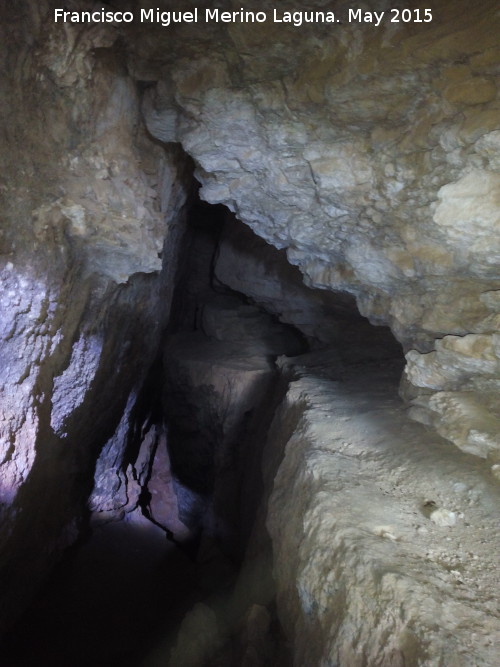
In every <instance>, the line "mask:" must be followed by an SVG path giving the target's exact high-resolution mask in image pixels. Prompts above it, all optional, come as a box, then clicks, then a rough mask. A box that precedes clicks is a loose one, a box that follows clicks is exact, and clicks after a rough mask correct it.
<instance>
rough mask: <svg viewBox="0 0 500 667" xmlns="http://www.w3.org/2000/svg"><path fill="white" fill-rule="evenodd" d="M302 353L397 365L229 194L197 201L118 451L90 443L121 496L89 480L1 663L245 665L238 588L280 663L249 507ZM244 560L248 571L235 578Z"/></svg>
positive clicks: (284, 653) (394, 351)
mask: <svg viewBox="0 0 500 667" xmlns="http://www.w3.org/2000/svg"><path fill="white" fill-rule="evenodd" d="M300 355H306V356H307V355H314V357H315V359H316V360H317V364H318V372H319V373H321V358H322V355H324V356H325V359H326V358H328V360H329V362H331V359H332V355H333V356H334V357H335V359H337V360H338V367H337V368H338V376H339V377H341V375H342V366H343V365H345V364H348V365H351V366H352V365H358V367H359V371H358V372H359V373H361V374H362V373H363V365H364V364H375V365H379V366H380V367H383V366H384V365H390V366H395V367H397V369H398V370H400V368H401V366H402V355H401V350H400V348H399V345H398V344H397V343H396V341H395V340H394V338H393V337H392V335H391V334H390V332H389V331H388V329H385V328H382V327H373V326H371V325H370V324H369V323H368V322H367V320H366V319H365V318H363V317H361V316H360V315H359V313H358V311H357V309H356V306H355V303H354V300H353V299H352V298H351V297H350V296H348V295H344V294H339V295H335V294H331V293H327V292H323V291H320V290H313V289H310V288H307V287H306V286H305V285H304V284H303V282H302V278H301V276H300V273H299V271H298V269H296V267H293V266H291V265H290V264H289V263H288V262H287V259H286V256H285V253H284V252H282V251H278V250H276V249H275V248H273V247H272V246H270V245H268V244H267V243H266V242H265V241H263V240H262V239H260V238H259V237H257V236H255V235H254V234H253V232H251V231H250V229H248V228H247V227H245V226H244V225H243V224H242V223H240V222H239V221H237V220H236V219H235V218H234V216H233V215H232V214H230V213H229V211H228V210H227V209H225V208H224V207H222V206H209V205H207V204H204V203H202V202H197V203H196V204H195V205H194V206H193V208H192V210H191V214H190V220H189V224H188V229H187V232H186V234H185V238H184V243H183V249H182V256H181V260H180V270H179V272H178V276H177V285H176V288H175V293H174V298H173V306H172V312H171V317H170V322H169V325H168V329H167V331H166V332H165V337H164V341H163V345H162V349H161V350H160V352H159V354H158V358H157V361H156V363H155V364H154V365H153V367H152V369H151V371H150V373H149V375H148V378H147V380H146V382H145V384H144V386H143V389H142V392H141V393H140V395H139V396H138V397H137V400H136V402H135V404H134V406H133V408H132V412H133V419H132V420H131V423H132V424H133V425H134V426H133V428H132V429H131V430H130V431H129V433H128V435H127V436H126V440H127V443H126V447H125V449H124V456H123V457H122V459H121V460H120V457H119V456H117V455H115V454H113V450H112V449H110V448H109V447H108V449H106V448H105V449H104V450H103V454H102V455H101V459H102V460H104V459H103V458H102V457H103V456H104V455H105V457H106V461H109V460H110V459H112V458H113V456H115V458H116V468H117V469H116V479H117V480H118V478H119V480H120V485H121V486H120V485H117V486H116V497H117V498H118V497H119V496H120V494H124V499H123V500H121V501H120V502H118V500H117V502H116V507H113V508H112V509H109V508H108V509H104V506H103V505H100V504H99V501H98V498H99V494H98V493H96V491H95V490H94V495H93V496H92V497H91V500H90V501H89V508H90V510H92V512H91V513H90V514H89V527H88V532H87V534H86V535H85V538H82V539H81V540H80V541H79V542H78V543H77V544H76V545H75V546H74V547H72V548H71V549H70V550H69V552H68V553H67V555H66V557H65V559H64V560H63V562H62V564H61V565H60V566H59V567H58V568H56V570H55V572H54V573H53V575H52V577H51V578H50V579H49V580H48V582H47V583H46V585H45V587H44V589H43V591H42V592H41V593H40V595H39V596H38V598H37V600H36V601H35V603H34V605H33V606H32V608H31V609H30V610H28V612H26V614H25V615H24V616H23V617H22V618H21V619H20V621H19V623H18V624H17V626H16V627H15V628H14V629H13V631H12V632H11V634H10V635H9V636H8V638H7V641H6V643H5V646H4V649H3V651H4V655H5V656H7V662H6V663H5V664H9V665H19V666H25V667H28V666H30V665H33V666H34V665H51V666H54V667H55V666H59V665H60V666H61V667H62V665H68V664H71V665H81V666H82V667H83V666H84V665H89V666H90V665H103V666H105V665H130V666H131V667H132V666H137V665H145V666H148V665H150V666H151V667H154V666H155V665H165V664H171V665H173V666H175V667H182V665H186V667H188V666H189V665H193V666H194V665H197V664H199V665H201V664H203V665H207V666H210V665H214V666H215V665H227V666H228V667H230V666H231V665H234V666H236V665H240V664H243V662H242V660H243V658H244V655H245V651H246V650H247V648H248V647H247V644H246V643H245V642H246V641H247V640H246V639H245V635H244V632H242V630H241V628H240V625H239V621H238V620H237V617H238V614H239V613H240V612H241V609H240V606H242V608H244V607H245V605H244V604H243V602H241V605H240V602H239V601H238V596H239V595H240V594H241V597H242V600H243V599H244V600H245V602H246V601H247V599H250V600H251V599H252V595H254V602H255V604H256V605H257V607H258V608H259V610H260V612H259V613H261V614H264V615H265V614H267V616H266V618H267V619H268V634H269V637H268V639H267V640H266V642H267V643H266V646H265V649H262V650H263V651H264V654H265V656H266V658H265V660H266V661H267V662H264V663H262V664H274V665H277V666H278V667H280V666H282V667H286V666H287V665H289V664H291V661H290V657H289V654H288V649H287V646H286V642H285V641H284V639H283V636H282V633H281V630H280V626H279V622H278V620H277V616H276V610H275V605H274V588H273V580H272V574H271V545H270V542H269V538H268V536H267V533H266V530H265V527H264V523H263V518H262V516H260V515H261V514H262V506H263V505H262V504H263V502H265V499H263V497H262V494H263V479H262V477H263V475H262V469H261V459H262V453H263V450H264V447H265V444H266V438H267V433H268V431H269V427H270V425H271V422H272V420H273V417H274V414H275V411H276V409H277V407H278V405H279V404H280V402H281V401H282V399H283V397H284V395H285V393H286V389H287V386H288V382H289V380H290V376H289V373H288V372H287V371H286V363H285V362H284V361H282V362H278V360H279V359H280V358H281V359H282V360H285V359H286V358H287V357H299V356H300ZM277 362H278V363H277ZM99 466H100V463H99V462H98V464H97V470H99ZM96 479H97V472H96ZM96 498H97V500H96ZM259 521H260V524H259ZM256 526H257V528H256ZM249 552H250V553H253V554H254V556H255V554H257V556H256V558H255V561H254V563H253V564H252V565H251V566H248V553H249ZM255 563H256V564H257V565H255ZM242 568H243V572H245V568H247V570H248V571H249V572H250V571H251V570H253V571H251V572H250V574H248V576H247V579H246V583H244V584H241V583H240V584H238V583H237V582H238V576H239V575H240V580H241V571H242ZM245 576H246V575H244V576H243V579H245ZM256 580H258V584H255V582H256ZM253 586H255V591H250V593H249V592H248V591H244V592H243V593H242V592H241V589H242V588H245V587H247V588H252V587H253ZM234 591H236V592H234ZM262 591H264V592H262ZM200 605H201V606H200ZM212 610H215V611H212ZM262 610H264V611H262ZM188 612H189V613H188ZM197 614H198V616H197ZM214 614H215V615H214ZM219 616H221V617H224V618H225V619H226V621H227V622H228V624H229V626H230V627H231V624H232V631H231V633H230V636H224V638H223V640H222V639H221V638H220V637H217V638H216V639H214V638H213V637H212V636H211V633H212V635H214V633H215V635H216V632H215V630H214V629H213V628H212V629H210V627H211V624H212V625H214V627H216V626H217V620H216V619H217V618H218V617H219ZM229 617H234V618H233V619H231V620H229V621H228V618H229ZM186 618H187V619H188V622H187V624H186V621H185V619H186ZM214 619H215V620H214ZM189 623H191V626H190V625H189ZM193 624H194V625H193ZM179 629H180V630H179ZM193 634H194V635H199V636H201V639H200V646H201V648H200V646H198V647H194V648H193V646H192V645H191V644H192V638H193ZM205 634H206V635H207V636H206V637H205ZM204 637H205V638H204ZM203 642H205V643H203ZM252 650H253V649H252ZM197 651H199V653H197ZM169 655H170V656H171V657H170V662H168V660H169V657H168V656H169ZM197 655H205V656H207V655H209V656H211V657H210V659H208V658H206V657H205V658H204V659H203V662H199V659H198V658H197V657H196V656H197ZM196 660H198V662H196Z"/></svg>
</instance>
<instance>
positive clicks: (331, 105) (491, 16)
mask: <svg viewBox="0 0 500 667" xmlns="http://www.w3.org/2000/svg"><path fill="white" fill-rule="evenodd" d="M143 4H145V3H143ZM247 4H248V9H252V8H253V9H256V8H260V9H262V6H263V3H262V2H259V3H257V2H254V3H252V2H251V3H247ZM264 4H265V3H264ZM307 4H308V9H314V8H322V3H321V2H318V3H316V2H309V3H307ZM225 5H227V8H233V9H236V8H239V5H237V3H235V2H227V3H225ZM365 5H366V9H367V10H370V9H371V10H375V9H376V10H381V9H388V7H389V4H388V3H379V2H377V3H374V2H367V3H365ZM348 6H352V5H350V3H338V5H337V8H338V10H339V12H342V11H344V12H345V11H347V7H348ZM432 11H433V21H432V22H430V23H426V24H421V23H406V24H405V23H402V22H400V23H390V22H386V23H384V24H383V25H381V26H379V27H378V28H377V29H375V28H374V26H372V25H365V26H362V25H361V26H360V25H358V24H343V25H342V26H341V28H339V29H332V28H331V26H321V25H319V26H318V25H316V26H314V27H310V26H307V25H304V26H302V28H300V30H299V29H297V28H294V27H293V26H286V25H283V24H273V23H271V22H267V23H266V24H259V25H256V26H255V25H252V24H244V25H240V24H237V23H232V24H228V25H217V26H215V25H209V26H206V25H204V24H203V25H202V26H196V25H186V24H185V25H183V26H180V27H177V28H173V29H172V30H170V31H169V32H168V40H169V52H168V53H167V48H166V41H165V40H166V39H167V37H166V35H167V33H165V31H163V32H161V30H157V31H156V32H155V31H154V30H152V29H151V26H148V27H147V31H148V32H147V34H148V41H147V43H146V40H145V38H144V37H145V30H146V28H144V27H143V28H142V32H139V36H138V39H137V40H136V42H135V43H134V47H133V50H132V54H131V67H132V69H133V70H134V71H135V72H136V75H137V76H139V77H145V78H148V79H157V81H158V84H157V86H156V87H152V88H151V89H150V90H149V91H148V96H147V97H146V99H145V104H144V112H145V117H146V121H147V124H148V128H149V130H150V131H151V133H152V134H153V135H155V136H157V137H159V138H160V137H161V138H163V139H169V140H176V141H180V142H181V143H182V145H183V147H184V149H185V150H186V151H187V152H188V153H189V154H190V155H191V156H192V157H193V158H194V159H195V161H196V164H197V170H196V177H197V178H198V179H199V181H200V182H201V183H202V186H203V187H202V190H201V196H202V198H204V199H206V200H207V201H209V202H212V203H220V202H222V203H224V204H226V205H227V206H228V207H229V208H230V209H231V210H232V211H234V212H235V213H236V215H237V216H238V218H240V219H241V220H243V221H244V222H245V223H246V224H248V225H249V226H250V227H251V228H252V229H253V230H254V231H255V232H256V233H257V234H258V235H259V236H261V237H263V238H264V239H266V240H267V241H269V242H270V243H271V244H273V245H274V246H276V247H277V248H281V249H286V253H287V256H288V258H289V260H290V262H292V263H293V264H296V265H297V266H298V267H299V268H300V270H301V272H302V274H303V276H304V279H305V282H306V284H307V285H310V286H315V287H320V288H324V289H328V290H343V291H346V292H349V293H351V294H353V295H355V297H356V299H357V302H358V305H359V308H360V310H361V312H362V313H363V314H365V315H366V316H368V317H369V318H370V319H371V321H372V322H374V323H378V324H380V323H387V324H389V325H390V326H391V328H392V330H393V332H394V334H395V335H396V337H397V338H398V340H399V341H400V342H401V343H402V344H403V346H404V349H405V351H406V352H408V357H407V370H406V373H405V388H404V395H405V397H406V398H407V399H408V400H410V401H411V402H412V403H413V405H414V409H413V411H412V414H413V415H414V417H415V418H417V419H419V420H421V421H423V422H424V423H426V424H428V425H432V426H433V427H435V428H436V429H437V430H438V431H439V432H440V433H441V434H442V435H444V436H445V437H447V438H449V439H451V440H452V441H453V442H454V443H455V444H456V445H457V446H459V447H460V448H462V449H464V450H466V451H471V452H474V453H476V454H477V455H478V456H481V457H488V458H489V459H490V460H491V462H492V464H495V462H496V461H497V458H498V447H499V441H498V432H499V431H500V421H499V417H500V415H499V413H498V407H497V404H496V401H495V395H496V393H497V392H498V388H499V384H498V383H499V378H498V369H499V366H498V350H499V348H498V334H497V331H498V324H499V321H498V303H499V302H498V290H499V287H500V283H499V272H498V265H499V257H500V255H499V252H500V249H499V247H498V225H499V208H498V196H499V188H500V176H499V162H498V154H499V148H500V143H499V142H500V127H499V120H498V119H499V111H500V108H499V107H500V99H499V93H498V85H497V84H498V68H499V61H500V55H499V50H498V29H499V21H500V18H499V16H498V11H497V6H496V3H494V2H484V3H481V6H480V7H477V8H475V9H474V11H472V10H471V8H470V5H469V3H467V2H464V1H459V2H456V3H453V5H450V4H449V3H445V2H436V3H433V10H432ZM298 35H300V39H298V38H297V36H298ZM207 44H210V48H209V49H207ZM172 50H174V51H175V58H174V57H172ZM151 54H154V59H153V58H152V57H151ZM162 56H163V62H162V65H163V70H162V71H160V70H159V69H158V68H157V67H156V69H155V64H156V63H157V61H158V59H160V60H161V59H162ZM165 69H166V70H167V74H165ZM408 385H410V386H408Z"/></svg>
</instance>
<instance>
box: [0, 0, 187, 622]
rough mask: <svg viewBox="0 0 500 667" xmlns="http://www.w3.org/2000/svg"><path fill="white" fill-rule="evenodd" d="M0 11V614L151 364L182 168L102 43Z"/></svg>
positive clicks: (169, 271) (44, 551) (176, 225)
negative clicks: (155, 140)
mask: <svg viewBox="0 0 500 667" xmlns="http://www.w3.org/2000/svg"><path fill="white" fill-rule="evenodd" d="M28 7H29V8H30V9H28ZM1 12H2V19H1V24H2V29H3V30H4V31H5V34H4V35H3V36H2V68H1V70H2V74H1V75H2V89H3V90H4V94H3V95H2V105H4V108H3V109H2V117H3V118H6V119H7V120H6V126H5V128H4V130H5V131H4V132H2V138H1V142H2V146H1V150H0V153H1V158H0V160H1V163H2V164H1V171H2V185H1V194H2V238H1V252H2V255H1V257H0V299H1V302H2V310H1V316H0V333H1V338H2V344H1V356H2V381H1V383H0V419H1V421H0V424H1V426H0V438H1V447H2V455H1V458H0V462H1V465H0V501H1V516H2V531H1V538H0V540H1V543H2V544H1V547H2V548H1V556H0V563H1V566H2V571H1V577H2V590H4V591H5V598H4V602H5V607H3V609H5V610H6V612H5V613H9V611H10V612H12V611H13V610H15V609H16V608H17V607H21V606H22V605H23V603H24V598H25V592H26V591H29V589H30V588H32V587H33V586H34V585H36V583H37V580H38V576H39V574H42V573H43V572H44V571H46V568H47V563H48V562H49V561H50V559H51V558H52V557H53V554H54V553H55V552H56V551H57V550H58V549H61V548H62V547H64V546H67V545H68V544H71V543H72V542H73V541H74V540H75V538H76V537H77V535H78V531H79V525H80V518H81V516H82V513H84V512H85V509H86V507H85V506H86V499H87V498H88V496H89V493H90V491H91V489H92V478H93V471H94V467H95V462H96V457H97V455H98V453H99V451H100V449H101V448H102V447H103V445H104V443H106V441H107V440H108V439H110V438H111V437H112V436H113V431H114V429H115V427H117V426H118V423H119V422H120V419H121V417H122V415H123V413H124V412H125V418H124V420H125V421H126V419H127V417H128V415H129V411H130V406H129V410H128V411H127V410H126V406H127V402H129V403H131V404H132V405H133V402H134V396H135V395H136V394H137V392H138V391H139V389H140V387H141V385H142V382H143V379H144V376H145V373H146V372H147V370H148V366H149V365H150V364H151V361H152V359H153V357H154V356H155V355H156V354H157V348H158V343H159V339H160V335H161V329H162V327H163V326H164V323H165V321H166V318H167V316H168V311H169V307H170V295H171V292H172V283H173V276H174V274H175V267H176V255H177V246H178V240H179V237H180V233H181V228H182V219H183V218H182V207H183V205H184V201H185V198H186V194H187V189H188V187H189V185H186V183H188V184H189V180H188V181H186V179H185V178H184V176H183V174H184V171H185V163H186V158H185V157H184V156H182V155H180V154H179V151H178V150H175V149H174V150H170V151H168V150H164V149H161V148H159V147H157V146H154V145H153V144H152V143H151V142H150V141H149V140H148V139H147V138H146V137H145V133H144V131H143V130H141V129H140V124H139V105H138V97H137V93H136V86H135V83H134V82H133V80H132V79H131V78H130V77H128V76H127V74H126V72H125V71H124V70H123V67H122V65H121V64H120V62H119V59H118V58H116V57H115V56H113V54H112V52H111V51H109V50H108V49H107V47H109V46H110V45H111V43H112V42H113V41H114V36H113V35H110V34H107V33H106V32H105V31H101V30H96V31H90V32H85V35H84V36H83V37H82V40H81V41H80V42H79V43H78V44H77V45H76V44H75V40H76V41H77V36H78V35H77V32H75V31H73V32H71V31H70V32H68V33H67V34H66V33H62V34H61V35H60V36H59V37H58V38H57V40H56V39H55V38H54V39H52V36H51V33H50V30H48V31H45V25H46V24H45V20H44V19H43V17H44V16H45V11H44V5H43V3H38V4H37V3H25V7H24V10H21V9H19V8H18V10H16V9H14V8H11V9H9V8H6V7H3V8H2V10H1ZM42 34H43V35H45V37H43V36H42V37H41V35H42ZM39 38H40V40H41V41H40V42H39V43H38V46H37V47H35V46H34V41H36V40H37V39H39ZM94 49H95V50H96V51H94ZM99 49H101V51H100V52H99ZM99 53H100V55H99ZM18 58H21V59H22V60H23V62H24V63H25V65H24V67H23V70H22V72H21V71H20V70H18V69H16V67H17V66H16V64H15V63H17V62H20V61H19V60H18ZM129 395H130V396H131V397H132V398H131V399H130V400H129ZM122 421H123V420H122ZM123 433H124V431H123V427H122V436H123ZM122 441H123V437H122ZM116 456H117V454H116V452H115V458H116ZM27 571H28V572H30V574H29V575H27V574H26V572H27ZM3 613H4V612H2V614H3ZM1 620H2V623H3V622H4V621H5V618H4V617H3V616H2V619H1Z"/></svg>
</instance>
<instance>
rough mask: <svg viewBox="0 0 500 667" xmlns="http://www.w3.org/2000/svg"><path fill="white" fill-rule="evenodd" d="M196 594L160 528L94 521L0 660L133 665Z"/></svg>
mask: <svg viewBox="0 0 500 667" xmlns="http://www.w3.org/2000/svg"><path fill="white" fill-rule="evenodd" d="M197 597H198V594H197V592H196V575H195V571H194V564H193V562H192V561H191V560H190V559H188V558H187V557H186V556H185V555H184V553H183V552H182V551H180V550H179V549H178V548H177V547H176V546H175V545H174V544H172V543H171V542H169V541H167V539H166V537H165V533H164V532H163V531H162V530H161V529H159V528H157V527H156V526H155V525H154V524H152V523H150V522H149V521H147V520H145V519H144V520H143V519H141V518H140V517H134V518H133V520H128V521H125V520H124V521H119V522H112V523H107V524H101V525H98V526H97V527H96V528H95V529H94V530H93V533H92V536H91V537H90V539H88V541H87V542H86V543H84V544H83V545H82V546H80V547H78V549H76V550H74V553H73V554H72V555H71V556H70V557H68V558H67V559H66V561H65V562H63V563H62V565H61V566H60V567H59V568H57V569H56V572H55V573H54V575H53V576H52V577H51V578H50V580H49V581H48V582H47V584H46V586H45V588H44V590H43V592H42V593H41V595H39V596H38V598H37V600H36V601H35V604H34V605H33V607H32V608H31V609H30V610H29V611H28V612H27V613H26V614H25V616H24V617H23V618H22V619H21V621H20V622H19V623H18V624H17V626H16V629H15V631H14V632H13V633H12V634H11V635H10V637H9V638H8V643H7V646H6V647H5V648H4V649H3V651H2V661H1V662H2V664H4V665H9V667H14V666H16V667H35V666H39V665H40V666H41V665H44V666H45V665H47V666H50V667H63V666H64V667H68V665H72V666H80V667H90V666H95V667H101V666H102V667H112V666H114V665H116V666H118V665H120V667H132V666H133V667H137V666H138V665H141V664H142V663H143V661H144V660H146V659H147V658H148V655H149V653H150V651H152V650H154V649H155V647H156V646H157V644H158V643H160V641H162V642H165V638H166V637H168V632H169V630H170V631H171V630H172V629H173V628H175V627H176V626H177V625H178V624H179V622H180V620H181V619H182V617H183V615H184V614H185V613H186V611H187V610H188V609H189V607H190V606H191V605H192V604H193V600H194V599H195V598H197ZM165 663H166V660H165V659H164V660H163V664H165Z"/></svg>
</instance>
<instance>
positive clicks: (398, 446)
mask: <svg viewBox="0 0 500 667" xmlns="http://www.w3.org/2000/svg"><path fill="white" fill-rule="evenodd" d="M285 366H292V367H293V368H295V371H296V373H297V375H298V377H297V379H296V380H295V381H294V382H292V384H291V385H290V388H289V391H288V394H287V396H286V399H285V400H284V401H283V403H282V405H281V407H280V409H279V410H278V412H277V414H276V417H275V421H274V422H273V425H272V429H271V438H270V442H269V443H268V447H269V449H268V450H267V451H268V452H269V453H270V454H271V456H272V457H276V451H275V447H276V445H278V447H282V446H284V459H283V462H282V464H281V466H280V468H279V471H278V474H277V475H276V478H275V481H274V487H273V491H272V495H271V499H270V503H269V513H268V519H267V526H268V528H269V531H270V534H271V537H272V541H273V551H274V573H275V577H276V580H277V586H278V596H277V602H278V609H279V614H280V620H281V622H282V624H283V626H284V629H285V631H286V633H287V635H288V636H289V637H293V656H294V662H293V664H294V665H297V666H299V665H311V667H312V666H314V665H326V664H329V665H352V666H353V667H354V666H357V665H360V666H361V665H374V666H376V665H380V666H382V665H384V666H385V665H421V666H424V665H425V666H428V667H430V666H437V665H457V667H459V666H460V667H461V666H463V667H466V666H467V665H478V666H479V665H484V666H486V665H488V666H491V665H494V664H495V663H496V661H497V657H498V647H499V646H500V615H499V611H498V604H497V594H496V591H497V585H498V582H497V569H498V564H497V554H498V549H499V546H500V545H499V543H498V503H499V501H500V497H499V495H500V493H499V490H498V485H497V484H496V483H495V480H493V479H491V478H490V479H488V477H487V466H486V464H484V463H483V462H481V461H479V460H478V459H475V457H473V456H470V455H467V454H461V453H458V454H457V452H456V450H455V449H454V447H453V445H451V444H450V443H448V442H446V441H444V440H443V439H441V438H440V437H439V436H435V437H434V438H433V439H432V441H431V438H430V437H429V434H428V432H426V431H425V430H424V429H423V428H422V427H420V426H419V425H418V424H415V423H413V422H411V421H409V420H408V418H407V416H406V414H405V411H404V408H403V406H402V404H401V402H400V401H398V400H397V398H396V397H395V387H396V386H397V376H398V370H399V365H398V366H396V367H395V368H392V367H391V365H390V364H389V365H388V364H387V363H385V364H384V366H381V365H380V364H373V365H372V367H371V368H370V367H365V372H364V374H363V377H362V378H360V377H359V375H358V374H357V371H356V368H355V367H343V368H342V367H340V366H339V365H338V364H334V365H332V366H330V368H329V369H328V367H325V363H324V357H323V358H322V357H321V355H320V354H319V353H315V354H311V355H308V356H306V357H304V358H301V357H297V358H296V359H294V360H292V361H291V362H285ZM394 371H396V372H394ZM273 440H274V442H273ZM474 459H475V460H474ZM268 463H269V461H268ZM264 465H266V460H264Z"/></svg>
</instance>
